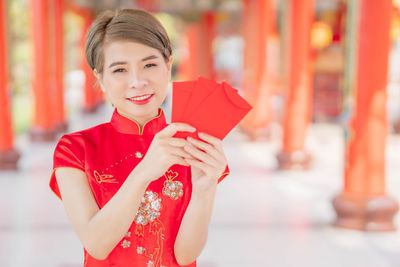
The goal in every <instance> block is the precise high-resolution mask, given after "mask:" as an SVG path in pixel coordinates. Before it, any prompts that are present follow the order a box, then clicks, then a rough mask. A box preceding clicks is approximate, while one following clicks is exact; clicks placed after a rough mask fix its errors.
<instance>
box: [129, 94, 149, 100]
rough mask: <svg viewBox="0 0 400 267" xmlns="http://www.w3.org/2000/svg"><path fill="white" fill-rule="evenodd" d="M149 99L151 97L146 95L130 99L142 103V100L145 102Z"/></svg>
mask: <svg viewBox="0 0 400 267" xmlns="http://www.w3.org/2000/svg"><path fill="white" fill-rule="evenodd" d="M149 97H151V95H145V96H139V97H132V98H129V99H131V100H135V101H140V100H145V99H147V98H149Z"/></svg>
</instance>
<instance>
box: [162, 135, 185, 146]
mask: <svg viewBox="0 0 400 267" xmlns="http://www.w3.org/2000/svg"><path fill="white" fill-rule="evenodd" d="M166 142H167V143H168V145H170V146H175V147H184V146H185V145H187V144H188V141H186V140H185V139H182V138H176V137H170V138H166Z"/></svg>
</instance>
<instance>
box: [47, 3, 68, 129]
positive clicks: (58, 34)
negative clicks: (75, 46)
mask: <svg viewBox="0 0 400 267" xmlns="http://www.w3.org/2000/svg"><path fill="white" fill-rule="evenodd" d="M51 3H52V6H51V7H52V10H53V12H52V17H53V21H54V26H53V33H54V34H52V35H53V36H54V39H53V41H54V42H53V44H54V53H53V54H54V60H52V62H54V71H55V72H54V79H53V81H54V85H55V88H54V91H55V98H54V99H55V101H54V102H53V103H54V105H53V110H54V112H55V121H56V123H57V124H56V127H57V131H58V132H65V131H66V130H67V128H68V124H67V121H66V119H65V111H64V30H63V26H64V24H63V15H64V8H65V7H64V0H53V1H51Z"/></svg>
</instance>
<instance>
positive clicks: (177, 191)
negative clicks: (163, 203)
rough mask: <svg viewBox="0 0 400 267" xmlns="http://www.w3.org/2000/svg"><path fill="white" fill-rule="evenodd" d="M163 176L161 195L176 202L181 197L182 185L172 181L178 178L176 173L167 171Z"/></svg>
mask: <svg viewBox="0 0 400 267" xmlns="http://www.w3.org/2000/svg"><path fill="white" fill-rule="evenodd" d="M164 176H165V181H164V188H163V195H164V196H168V197H170V198H171V199H172V200H178V199H179V198H180V197H182V196H183V184H182V183H181V182H179V181H174V179H175V178H176V177H178V172H174V171H172V170H168V171H167V172H166V173H165V174H164Z"/></svg>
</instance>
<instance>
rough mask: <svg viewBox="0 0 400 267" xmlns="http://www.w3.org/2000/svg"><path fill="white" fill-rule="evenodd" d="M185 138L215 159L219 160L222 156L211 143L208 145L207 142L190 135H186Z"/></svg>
mask: <svg viewBox="0 0 400 267" xmlns="http://www.w3.org/2000/svg"><path fill="white" fill-rule="evenodd" d="M187 140H188V142H189V143H191V144H192V145H194V146H196V147H197V148H200V149H202V150H204V151H205V152H207V154H209V155H211V156H213V157H214V158H215V159H216V160H219V159H220V158H221V157H222V155H221V152H219V151H218V150H217V149H216V148H215V147H214V146H213V145H210V144H209V143H206V142H202V141H200V140H197V139H194V138H192V137H188V138H187Z"/></svg>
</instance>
